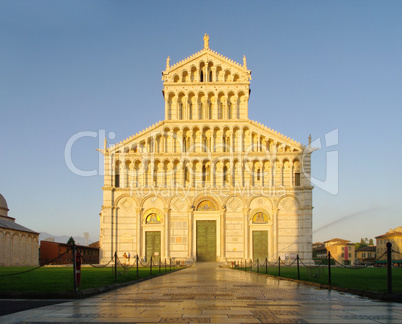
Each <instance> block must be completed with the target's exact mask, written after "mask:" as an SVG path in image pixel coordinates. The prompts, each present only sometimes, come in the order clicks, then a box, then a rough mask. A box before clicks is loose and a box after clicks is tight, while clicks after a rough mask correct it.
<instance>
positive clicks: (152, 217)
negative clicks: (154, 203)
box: [143, 208, 163, 224]
mask: <svg viewBox="0 0 402 324" xmlns="http://www.w3.org/2000/svg"><path fill="white" fill-rule="evenodd" d="M143 221H144V223H145V224H160V223H162V222H163V213H162V211H160V210H159V209H158V208H150V209H148V210H146V211H145V212H144V215H143Z"/></svg>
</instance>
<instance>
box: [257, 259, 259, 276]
mask: <svg viewBox="0 0 402 324" xmlns="http://www.w3.org/2000/svg"><path fill="white" fill-rule="evenodd" d="M259 272H260V261H259V259H257V273H259Z"/></svg>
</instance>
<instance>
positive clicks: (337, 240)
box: [324, 238, 350, 243]
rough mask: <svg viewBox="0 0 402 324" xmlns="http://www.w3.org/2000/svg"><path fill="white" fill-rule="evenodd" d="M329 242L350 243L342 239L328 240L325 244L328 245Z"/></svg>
mask: <svg viewBox="0 0 402 324" xmlns="http://www.w3.org/2000/svg"><path fill="white" fill-rule="evenodd" d="M328 242H350V241H348V240H343V239H340V238H334V239H331V240H328V241H324V243H328Z"/></svg>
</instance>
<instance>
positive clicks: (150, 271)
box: [149, 256, 152, 276]
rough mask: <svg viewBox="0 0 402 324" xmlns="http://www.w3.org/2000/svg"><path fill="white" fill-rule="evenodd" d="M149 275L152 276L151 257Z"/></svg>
mask: <svg viewBox="0 0 402 324" xmlns="http://www.w3.org/2000/svg"><path fill="white" fill-rule="evenodd" d="M149 273H150V275H151V276H152V256H151V265H150V266H149Z"/></svg>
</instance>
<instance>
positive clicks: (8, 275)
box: [0, 251, 69, 277]
mask: <svg viewBox="0 0 402 324" xmlns="http://www.w3.org/2000/svg"><path fill="white" fill-rule="evenodd" d="M67 253H69V251H66V252H64V253H63V254H61V255H59V256H57V257H55V258H54V259H53V260H50V261H49V262H48V263H47V264H43V265H39V266H37V267H35V268H32V269H29V270H24V271H20V272H16V273H8V274H1V275H0V277H11V276H17V275H20V274H24V273H28V272H31V271H34V270H38V269H40V268H42V267H44V266H46V265H48V264H51V263H53V262H55V261H56V260H57V259H59V258H61V257H62V256H64V255H65V254H67Z"/></svg>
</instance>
